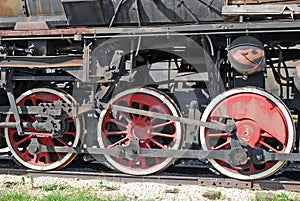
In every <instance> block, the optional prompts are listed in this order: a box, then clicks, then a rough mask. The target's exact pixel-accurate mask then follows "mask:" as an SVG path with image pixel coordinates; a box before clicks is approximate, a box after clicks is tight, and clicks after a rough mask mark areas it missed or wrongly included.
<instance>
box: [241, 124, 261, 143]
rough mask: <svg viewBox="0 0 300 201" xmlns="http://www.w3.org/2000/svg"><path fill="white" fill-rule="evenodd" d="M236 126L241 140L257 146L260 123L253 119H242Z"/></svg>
mask: <svg viewBox="0 0 300 201" xmlns="http://www.w3.org/2000/svg"><path fill="white" fill-rule="evenodd" d="M236 127H237V131H236V134H237V137H238V139H239V140H240V142H242V143H246V144H248V145H250V146H251V147H255V145H256V143H257V142H258V140H259V136H260V130H261V129H260V128H259V127H258V125H257V124H256V123H255V122H254V121H252V120H242V121H239V122H237V123H236Z"/></svg>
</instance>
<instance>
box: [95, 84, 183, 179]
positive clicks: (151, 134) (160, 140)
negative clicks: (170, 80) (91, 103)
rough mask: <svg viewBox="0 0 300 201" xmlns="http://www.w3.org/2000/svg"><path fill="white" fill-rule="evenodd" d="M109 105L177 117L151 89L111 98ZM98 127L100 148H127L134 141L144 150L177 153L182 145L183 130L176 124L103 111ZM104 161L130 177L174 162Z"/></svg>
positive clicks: (166, 100)
mask: <svg viewBox="0 0 300 201" xmlns="http://www.w3.org/2000/svg"><path fill="white" fill-rule="evenodd" d="M109 105H120V106H125V107H129V108H134V109H139V110H144V111H149V112H157V113H160V114H168V115H173V116H179V115H180V113H179V109H178V108H177V106H176V104H175V103H174V102H173V101H172V99H170V97H168V96H167V95H166V94H164V93H162V92H160V91H158V90H156V89H153V88H139V89H129V90H126V91H123V92H121V93H119V94H118V95H117V96H116V97H114V98H113V99H112V100H111V101H110V103H109ZM100 116H101V118H100V119H99V123H98V132H99V135H98V141H99V145H100V147H101V148H110V147H113V146H117V145H122V146H127V147H128V146H130V140H137V141H138V143H139V146H140V147H142V148H146V149H180V148H181V145H182V141H183V136H182V135H183V133H182V131H183V127H182V125H181V124H180V123H179V122H176V121H172V120H162V119H158V118H155V117H149V116H145V115H139V114H134V113H130V112H122V111H116V112H114V114H113V115H112V111H111V110H110V109H107V110H103V111H102V114H101V115H100ZM105 157H106V159H107V161H108V162H109V163H111V165H112V166H114V167H115V168H116V169H118V170H120V171H121V172H124V173H128V174H133V175H147V174H152V173H155V172H158V171H161V170H163V169H165V168H167V167H168V166H169V165H170V164H172V163H173V162H174V160H175V158H161V157H138V158H136V159H133V158H132V159H121V158H116V157H112V156H108V155H105Z"/></svg>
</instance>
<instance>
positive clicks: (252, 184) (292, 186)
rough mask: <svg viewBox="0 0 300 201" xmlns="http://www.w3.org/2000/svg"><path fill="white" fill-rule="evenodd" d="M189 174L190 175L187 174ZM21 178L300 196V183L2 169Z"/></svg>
mask: <svg viewBox="0 0 300 201" xmlns="http://www.w3.org/2000/svg"><path fill="white" fill-rule="evenodd" d="M186 172H188V171H186ZM1 174H2V175H8V174H9V175H17V176H33V177H45V176H47V177H59V178H76V179H83V180H95V179H96V180H107V181H113V182H123V183H124V182H143V183H144V182H154V183H163V184H168V185H199V186H212V187H225V188H239V189H253V190H259V189H263V190H288V191H297V192H300V181H288V180H267V179H264V180H253V181H241V180H235V179H231V178H216V177H215V176H205V177H203V176H191V175H175V174H174V175H173V174H172V175H169V174H168V175H165V174H163V173H160V174H155V175H147V176H133V175H127V174H122V173H111V172H105V171H101V172H94V171H93V172H81V171H67V170H56V171H42V172H41V171H35V170H28V169H15V168H0V175H1Z"/></svg>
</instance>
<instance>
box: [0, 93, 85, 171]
mask: <svg viewBox="0 0 300 201" xmlns="http://www.w3.org/2000/svg"><path fill="white" fill-rule="evenodd" d="M54 101H62V102H63V103H67V104H73V103H75V100H74V99H73V98H72V97H71V96H69V95H67V94H65V93H63V92H60V91H57V90H54V89H49V88H37V89H32V90H30V91H28V92H26V93H24V94H22V95H21V96H20V97H19V98H18V99H17V100H16V102H17V106H28V107H30V106H37V105H39V104H40V103H53V102H54ZM20 118H21V122H34V121H35V120H36V117H35V116H34V115H33V114H28V115H20ZM6 121H7V122H13V121H14V117H13V115H8V116H7V118H6ZM77 122H79V119H78V118H69V119H67V120H66V123H67V124H68V125H66V132H65V133H64V134H63V136H62V137H61V138H53V137H45V136H39V135H36V136H35V138H36V139H37V140H38V142H39V143H40V144H41V145H44V146H55V145H56V144H58V145H62V146H78V145H79V142H80V141H79V138H80V136H79V135H80V130H77V129H78V128H80V125H77ZM25 131H26V132H32V133H40V132H42V133H48V132H46V131H37V130H35V129H34V128H29V129H25ZM14 132H16V129H14V128H9V129H7V130H5V138H6V141H7V144H8V147H9V148H10V150H11V152H12V154H13V155H14V156H15V158H16V159H17V160H18V161H19V162H20V163H21V164H23V165H24V166H26V167H28V168H31V169H35V170H52V169H56V168H60V167H63V166H65V165H67V164H68V163H70V162H71V161H72V160H73V159H74V158H75V156H76V154H65V153H55V152H53V153H50V152H44V153H38V154H36V155H32V154H30V153H29V151H28V148H29V145H30V142H29V140H31V139H32V138H33V136H34V135H29V136H20V137H16V136H15V135H12V133H14ZM64 139H66V140H67V141H66V140H64ZM21 146H22V147H21Z"/></svg>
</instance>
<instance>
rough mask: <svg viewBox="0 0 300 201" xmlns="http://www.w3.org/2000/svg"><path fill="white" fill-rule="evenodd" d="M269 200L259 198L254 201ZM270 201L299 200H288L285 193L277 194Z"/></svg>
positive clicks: (299, 200) (297, 200)
mask: <svg viewBox="0 0 300 201" xmlns="http://www.w3.org/2000/svg"><path fill="white" fill-rule="evenodd" d="M269 200H270V199H267V198H259V199H256V200H255V201H269ZM272 201H300V199H295V200H293V199H291V198H289V196H288V195H287V194H285V193H280V194H277V195H275V197H274V199H273V200H272Z"/></svg>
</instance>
